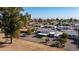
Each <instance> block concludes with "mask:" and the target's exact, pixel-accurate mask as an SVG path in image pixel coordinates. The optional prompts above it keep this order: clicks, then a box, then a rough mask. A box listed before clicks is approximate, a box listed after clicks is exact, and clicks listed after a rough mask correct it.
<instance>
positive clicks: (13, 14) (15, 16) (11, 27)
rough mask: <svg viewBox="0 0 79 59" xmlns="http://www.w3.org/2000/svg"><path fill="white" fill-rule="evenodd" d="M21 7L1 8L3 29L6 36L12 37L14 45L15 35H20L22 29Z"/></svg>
mask: <svg viewBox="0 0 79 59" xmlns="http://www.w3.org/2000/svg"><path fill="white" fill-rule="evenodd" d="M22 10H23V9H22V8H21V7H4V8H0V14H1V15H2V16H3V19H2V27H1V28H2V29H3V31H4V33H5V36H8V35H9V36H10V43H12V40H13V37H14V36H15V34H18V33H19V32H20V31H19V29H20V28H21V24H22V21H21V20H20V11H22Z"/></svg>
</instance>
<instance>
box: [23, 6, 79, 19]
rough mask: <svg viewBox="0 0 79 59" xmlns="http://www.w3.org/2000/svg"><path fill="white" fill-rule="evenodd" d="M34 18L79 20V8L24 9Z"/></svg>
mask: <svg viewBox="0 0 79 59" xmlns="http://www.w3.org/2000/svg"><path fill="white" fill-rule="evenodd" d="M25 12H28V13H29V14H31V15H32V19H34V18H43V19H46V18H49V19H50V18H60V19H61V18H64V19H67V18H76V19H79V7H24V13H25Z"/></svg>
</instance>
